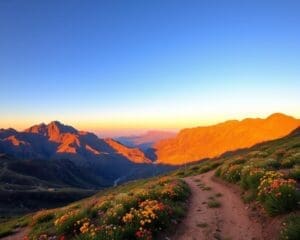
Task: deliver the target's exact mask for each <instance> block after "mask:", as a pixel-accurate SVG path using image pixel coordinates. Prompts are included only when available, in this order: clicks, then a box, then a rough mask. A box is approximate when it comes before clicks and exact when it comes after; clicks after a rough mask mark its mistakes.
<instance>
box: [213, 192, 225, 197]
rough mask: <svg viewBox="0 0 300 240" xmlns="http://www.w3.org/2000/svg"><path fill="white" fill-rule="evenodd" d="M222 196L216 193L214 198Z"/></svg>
mask: <svg viewBox="0 0 300 240" xmlns="http://www.w3.org/2000/svg"><path fill="white" fill-rule="evenodd" d="M222 196H223V194H222V193H216V194H215V197H222Z"/></svg>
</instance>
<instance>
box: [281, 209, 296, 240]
mask: <svg viewBox="0 0 300 240" xmlns="http://www.w3.org/2000/svg"><path fill="white" fill-rule="evenodd" d="M282 225H283V229H282V230H281V232H280V239H281V240H283V239H289V240H298V239H300V216H299V215H298V216H297V215H295V214H293V215H291V216H289V217H288V218H287V219H286V220H285V221H284V222H283V223H282Z"/></svg>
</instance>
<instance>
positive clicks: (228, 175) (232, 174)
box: [223, 165, 243, 183]
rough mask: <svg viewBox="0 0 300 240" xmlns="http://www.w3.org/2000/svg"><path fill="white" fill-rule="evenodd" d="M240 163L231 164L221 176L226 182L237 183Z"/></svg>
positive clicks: (240, 167) (239, 177) (239, 176)
mask: <svg viewBox="0 0 300 240" xmlns="http://www.w3.org/2000/svg"><path fill="white" fill-rule="evenodd" d="M242 168H243V166H242V165H231V166H229V168H228V170H227V171H226V172H225V173H224V174H223V178H224V179H225V180H227V181H228V182H232V183H237V182H238V181H240V180H241V170H242Z"/></svg>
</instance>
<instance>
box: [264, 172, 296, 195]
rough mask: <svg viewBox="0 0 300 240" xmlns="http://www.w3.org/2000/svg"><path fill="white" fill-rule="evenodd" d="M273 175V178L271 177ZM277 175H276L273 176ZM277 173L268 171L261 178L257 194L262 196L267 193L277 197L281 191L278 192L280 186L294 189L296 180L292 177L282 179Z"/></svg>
mask: <svg viewBox="0 0 300 240" xmlns="http://www.w3.org/2000/svg"><path fill="white" fill-rule="evenodd" d="M272 176H273V178H272ZM275 176H277V177H275ZM279 176H280V175H279V174H276V175H275V174H274V173H270V174H267V175H266V176H265V177H263V178H262V181H261V182H260V185H259V187H258V190H259V192H258V196H263V195H267V194H275V196H276V197H279V196H280V195H281V194H282V193H281V192H280V190H281V188H282V187H288V188H291V189H294V188H295V186H296V181H295V180H293V179H283V178H281V177H279Z"/></svg>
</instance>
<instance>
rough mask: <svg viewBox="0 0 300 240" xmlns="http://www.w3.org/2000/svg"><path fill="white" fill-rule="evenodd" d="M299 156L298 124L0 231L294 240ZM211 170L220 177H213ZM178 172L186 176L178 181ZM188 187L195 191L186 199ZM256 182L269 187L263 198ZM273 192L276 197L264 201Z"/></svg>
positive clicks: (99, 236)
mask: <svg viewBox="0 0 300 240" xmlns="http://www.w3.org/2000/svg"><path fill="white" fill-rule="evenodd" d="M299 157H300V132H299V129H297V130H295V131H293V132H292V133H291V134H290V135H288V136H286V137H283V138H281V139H277V140H272V141H268V142H264V143H260V144H257V145H255V146H253V147H251V148H248V149H243V150H242V151H236V152H231V153H230V154H227V155H226V156H223V157H219V158H214V159H210V160H209V161H201V162H200V163H197V164H191V165H189V166H187V167H183V168H180V169H178V170H176V171H174V172H172V173H170V174H168V176H161V177H157V178H153V179H148V180H138V181H134V182H131V183H127V184H123V185H121V186H118V187H116V188H110V189H107V190H105V191H102V192H100V193H98V194H96V195H94V196H93V197H90V198H87V199H85V200H82V201H79V202H76V203H73V204H71V205H68V206H65V207H64V208H59V209H53V210H44V211H40V212H38V213H36V214H33V215H29V216H25V217H21V218H17V219H12V220H10V221H7V222H3V224H2V226H1V227H0V235H1V234H2V236H4V235H6V234H11V233H12V232H13V231H14V230H13V229H14V228H15V227H14V226H20V225H21V226H27V227H25V228H24V229H23V230H21V232H19V235H17V236H22V237H23V236H24V235H27V236H28V237H29V239H36V238H38V237H41V236H43V237H45V236H47V237H64V238H66V239H73V238H75V237H76V239H111V238H114V239H117V240H121V239H159V236H160V235H161V234H163V235H165V236H167V237H170V238H171V239H175V240H180V239H187V238H188V237H189V236H192V235H193V236H194V235H197V236H203V238H205V239H222V238H220V236H224V238H225V237H226V238H230V239H237V237H240V236H243V237H244V238H243V239H252V238H253V237H256V238H257V237H258V238H259V239H266V240H267V239H270V237H271V239H292V240H293V239H294V240H296V239H299V236H300V232H299V220H300V219H299V215H298V214H297V208H298V206H297V201H299V200H300V199H299V189H297V187H296V184H299V167H300V165H299V164H300V158H299ZM214 169H217V170H216V171H213V172H212V171H211V170H214ZM214 174H215V175H216V176H218V178H220V179H222V180H216V179H214V178H213V177H212V176H213V175H214ZM270 176H272V177H270ZM183 177H184V182H183V181H182V180H179V179H178V178H183ZM186 177H187V178H186ZM266 177H267V178H268V181H264V179H266ZM185 182H186V183H185ZM225 182H229V183H230V184H231V185H228V184H226V183H225ZM279 182H280V185H278V184H277V183H279ZM233 184H238V185H237V186H236V187H237V188H240V190H237V189H236V188H234V187H233ZM264 184H270V186H274V187H272V188H269V185H264ZM275 185H276V186H277V185H278V186H279V187H278V188H277V187H276V186H275ZM187 186H189V188H190V189H191V190H192V191H191V194H192V195H191V198H190V200H189V203H190V204H189V205H186V199H187V197H188V195H189V190H188V188H187ZM260 186H265V187H266V189H269V190H268V191H270V193H269V194H268V195H263V196H264V197H261V196H262V195H259V194H264V192H261V193H259V191H257V190H258V188H259V189H262V188H261V187H260ZM273 191H275V192H274V194H277V195H276V198H273V197H272V198H271V200H268V201H266V198H267V197H268V196H269V195H270V196H273V195H272V194H273ZM277 191H279V192H280V195H278V193H279V192H277ZM286 191H287V192H286ZM240 196H242V199H243V201H244V202H243V201H242V200H241V199H240ZM269 206H272V207H271V208H269ZM186 207H188V208H186ZM185 214H187V217H186V218H184V219H183V217H184V215H185ZM274 216H276V218H274ZM182 220H183V222H181V221H182ZM233 222H234V224H232V223H233ZM283 222H284V224H283ZM29 223H30V225H28V224H29ZM297 224H298V225H297ZM176 225H178V226H176ZM174 226H176V227H174ZM247 228H250V230H247ZM162 231H167V232H165V233H162Z"/></svg>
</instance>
